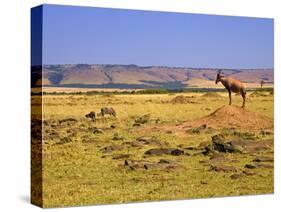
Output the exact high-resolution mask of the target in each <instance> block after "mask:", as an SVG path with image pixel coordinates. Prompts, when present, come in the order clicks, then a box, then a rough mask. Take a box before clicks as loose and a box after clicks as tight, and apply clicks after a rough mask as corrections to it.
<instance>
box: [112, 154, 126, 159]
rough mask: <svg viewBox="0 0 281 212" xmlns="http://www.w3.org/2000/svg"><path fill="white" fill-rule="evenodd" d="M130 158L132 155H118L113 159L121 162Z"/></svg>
mask: <svg viewBox="0 0 281 212" xmlns="http://www.w3.org/2000/svg"><path fill="white" fill-rule="evenodd" d="M129 157H130V154H118V155H114V156H113V157H112V159H114V160H119V159H128V158H129Z"/></svg>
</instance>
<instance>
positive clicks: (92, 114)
mask: <svg viewBox="0 0 281 212" xmlns="http://www.w3.org/2000/svg"><path fill="white" fill-rule="evenodd" d="M85 117H86V118H89V119H91V120H92V121H95V120H96V113H95V112H94V111H91V112H90V113H88V114H86V115H85Z"/></svg>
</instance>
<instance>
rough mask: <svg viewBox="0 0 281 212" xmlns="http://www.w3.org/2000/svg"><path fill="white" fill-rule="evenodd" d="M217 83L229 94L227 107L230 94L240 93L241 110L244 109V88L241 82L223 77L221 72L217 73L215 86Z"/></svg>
mask: <svg viewBox="0 0 281 212" xmlns="http://www.w3.org/2000/svg"><path fill="white" fill-rule="evenodd" d="M218 82H221V83H222V84H223V86H224V87H225V88H226V90H228V93H229V105H231V92H234V93H240V94H241V96H242V98H243V105H242V108H244V107H245V101H246V88H245V86H244V84H243V83H242V82H240V81H239V80H237V79H234V78H231V77H225V76H224V75H223V73H222V72H221V70H219V71H218V73H217V79H216V84H218Z"/></svg>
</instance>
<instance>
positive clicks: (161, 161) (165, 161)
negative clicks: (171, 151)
mask: <svg viewBox="0 0 281 212" xmlns="http://www.w3.org/2000/svg"><path fill="white" fill-rule="evenodd" d="M158 163H173V161H171V160H166V159H160V160H159V162H158Z"/></svg>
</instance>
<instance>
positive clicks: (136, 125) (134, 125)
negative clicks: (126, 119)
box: [133, 123, 141, 127]
mask: <svg viewBox="0 0 281 212" xmlns="http://www.w3.org/2000/svg"><path fill="white" fill-rule="evenodd" d="M140 126H141V124H140V123H134V124H133V127H140Z"/></svg>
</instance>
